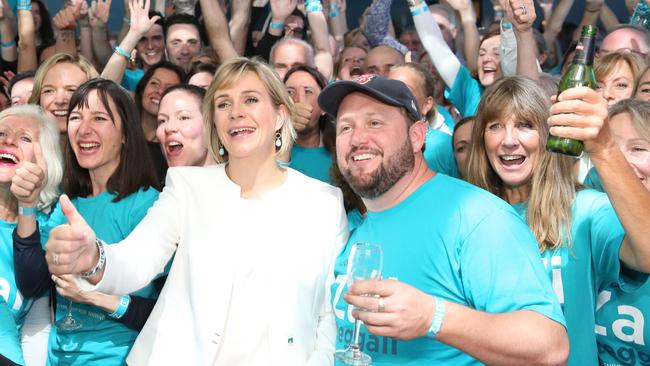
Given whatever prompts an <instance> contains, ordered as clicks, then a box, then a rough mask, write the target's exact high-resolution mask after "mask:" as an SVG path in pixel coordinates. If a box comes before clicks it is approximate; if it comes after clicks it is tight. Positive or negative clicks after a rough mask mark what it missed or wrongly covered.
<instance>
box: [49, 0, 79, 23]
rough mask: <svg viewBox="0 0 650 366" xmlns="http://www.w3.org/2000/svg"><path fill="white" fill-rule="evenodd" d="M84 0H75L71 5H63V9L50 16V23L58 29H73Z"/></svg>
mask: <svg viewBox="0 0 650 366" xmlns="http://www.w3.org/2000/svg"><path fill="white" fill-rule="evenodd" d="M84 1H85V0H77V2H76V3H74V4H73V5H71V6H68V5H66V6H64V7H63V9H61V10H59V12H58V13H56V15H55V16H54V18H52V24H53V25H54V26H55V27H56V28H58V29H75V28H76V27H77V19H78V18H79V13H80V12H81V6H82V5H83V4H82V3H83V2H84Z"/></svg>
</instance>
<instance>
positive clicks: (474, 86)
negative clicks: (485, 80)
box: [445, 65, 483, 117]
mask: <svg viewBox="0 0 650 366" xmlns="http://www.w3.org/2000/svg"><path fill="white" fill-rule="evenodd" d="M482 94H483V87H482V86H481V83H479V82H478V80H476V79H474V78H473V77H472V74H470V72H469V70H468V69H467V68H466V67H465V66H463V65H461V66H460V69H458V74H457V75H456V79H455V80H454V85H452V86H451V88H447V89H445V97H446V98H447V100H449V101H450V102H452V103H453V104H454V105H455V106H456V108H458V111H459V112H460V115H461V116H463V117H470V116H473V115H475V114H476V110H477V109H478V104H479V102H480V101H481V95H482Z"/></svg>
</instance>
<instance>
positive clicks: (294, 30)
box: [284, 25, 305, 36]
mask: <svg viewBox="0 0 650 366" xmlns="http://www.w3.org/2000/svg"><path fill="white" fill-rule="evenodd" d="M304 31H305V29H304V28H301V27H292V26H290V25H285V26H284V34H285V35H296V36H302V34H303V32H304Z"/></svg>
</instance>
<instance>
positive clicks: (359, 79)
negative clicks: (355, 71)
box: [354, 74, 375, 84]
mask: <svg viewBox="0 0 650 366" xmlns="http://www.w3.org/2000/svg"><path fill="white" fill-rule="evenodd" d="M374 78H375V75H374V74H363V75H359V76H357V77H355V78H354V81H355V82H357V83H359V84H365V83H367V82H369V81H370V80H372V79H374Z"/></svg>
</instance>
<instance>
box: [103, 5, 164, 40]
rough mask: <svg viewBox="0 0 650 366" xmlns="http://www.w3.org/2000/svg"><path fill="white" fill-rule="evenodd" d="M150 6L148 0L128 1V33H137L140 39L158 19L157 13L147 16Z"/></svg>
mask: <svg viewBox="0 0 650 366" xmlns="http://www.w3.org/2000/svg"><path fill="white" fill-rule="evenodd" d="M109 4H110V3H109ZM150 6H151V1H150V0H130V1H129V13H130V14H131V25H130V26H129V33H131V32H133V33H134V34H137V35H138V39H140V37H142V35H143V34H145V33H147V31H149V29H151V27H152V26H153V25H154V24H155V23H156V21H158V19H160V16H158V15H155V16H154V17H152V18H149V8H150Z"/></svg>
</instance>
